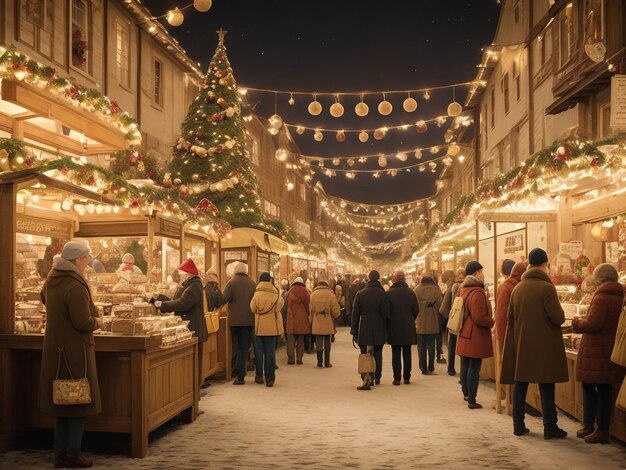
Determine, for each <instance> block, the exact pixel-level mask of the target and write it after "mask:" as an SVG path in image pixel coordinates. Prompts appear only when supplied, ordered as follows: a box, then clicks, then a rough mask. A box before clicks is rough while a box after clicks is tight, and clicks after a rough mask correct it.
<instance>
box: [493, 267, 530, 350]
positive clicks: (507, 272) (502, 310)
mask: <svg viewBox="0 0 626 470" xmlns="http://www.w3.org/2000/svg"><path fill="white" fill-rule="evenodd" d="M527 267H528V264H526V263H525V262H524V261H518V262H517V263H516V262H515V261H513V260H512V259H505V260H504V261H503V262H502V267H501V271H502V275H503V276H504V282H503V283H502V284H500V287H498V292H497V295H496V338H497V340H498V346H499V347H500V355H502V350H503V349H504V336H505V335H506V322H507V319H506V316H507V313H508V311H509V300H510V299H511V292H513V289H514V288H515V286H516V285H517V284H518V283H519V282H520V281H521V280H522V274H524V273H525V272H526V268H527Z"/></svg>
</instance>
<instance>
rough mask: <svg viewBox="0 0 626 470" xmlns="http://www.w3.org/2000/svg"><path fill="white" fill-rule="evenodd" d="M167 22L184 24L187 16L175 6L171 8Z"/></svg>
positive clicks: (178, 24) (176, 24) (173, 24)
mask: <svg viewBox="0 0 626 470" xmlns="http://www.w3.org/2000/svg"><path fill="white" fill-rule="evenodd" d="M166 19H167V22H168V23H169V24H171V25H172V26H180V25H181V24H183V21H184V20H185V17H184V16H183V12H182V11H180V10H179V9H178V7H175V8H174V9H173V10H169V11H168V12H167V16H166Z"/></svg>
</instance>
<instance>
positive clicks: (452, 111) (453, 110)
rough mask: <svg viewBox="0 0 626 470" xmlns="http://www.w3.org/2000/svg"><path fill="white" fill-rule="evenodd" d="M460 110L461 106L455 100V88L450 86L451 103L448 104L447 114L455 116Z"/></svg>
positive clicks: (461, 109)
mask: <svg viewBox="0 0 626 470" xmlns="http://www.w3.org/2000/svg"><path fill="white" fill-rule="evenodd" d="M462 111H463V106H461V103H457V101H456V88H455V87H452V103H450V104H449V105H448V116H450V117H457V116H458V115H459V114H461V112H462Z"/></svg>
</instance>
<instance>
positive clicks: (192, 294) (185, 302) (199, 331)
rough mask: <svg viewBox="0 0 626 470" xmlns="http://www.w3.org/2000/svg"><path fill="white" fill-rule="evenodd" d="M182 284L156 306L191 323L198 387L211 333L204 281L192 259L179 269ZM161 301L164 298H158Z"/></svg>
mask: <svg viewBox="0 0 626 470" xmlns="http://www.w3.org/2000/svg"><path fill="white" fill-rule="evenodd" d="M178 272H179V274H180V280H181V283H180V285H179V286H178V288H177V289H176V292H175V293H174V298H173V299H171V300H156V301H154V306H155V307H156V308H158V309H159V310H161V312H163V313H167V312H174V313H175V314H176V315H179V316H180V317H182V319H183V320H184V321H189V325H188V326H189V329H190V330H191V331H193V332H194V336H196V337H197V338H198V385H200V384H201V382H202V346H203V343H204V342H205V341H206V340H207V339H208V338H209V332H208V330H207V327H206V321H205V319H204V306H203V302H202V296H203V295H204V289H203V288H202V280H201V279H200V276H198V268H196V265H195V263H194V262H193V260H192V259H191V258H189V259H187V260H185V261H183V263H182V264H181V265H180V266H179V267H178ZM158 298H159V299H161V298H163V296H158Z"/></svg>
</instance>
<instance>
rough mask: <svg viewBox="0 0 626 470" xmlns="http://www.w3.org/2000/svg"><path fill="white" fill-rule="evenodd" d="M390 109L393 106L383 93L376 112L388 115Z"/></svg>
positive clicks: (391, 109)
mask: <svg viewBox="0 0 626 470" xmlns="http://www.w3.org/2000/svg"><path fill="white" fill-rule="evenodd" d="M392 111H393V106H392V104H391V103H390V102H389V101H387V97H386V96H385V94H384V93H383V100H382V101H381V102H380V103H378V112H379V113H380V114H382V115H383V116H388V115H389V114H391V112H392Z"/></svg>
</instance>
